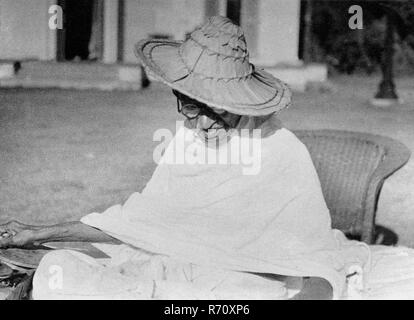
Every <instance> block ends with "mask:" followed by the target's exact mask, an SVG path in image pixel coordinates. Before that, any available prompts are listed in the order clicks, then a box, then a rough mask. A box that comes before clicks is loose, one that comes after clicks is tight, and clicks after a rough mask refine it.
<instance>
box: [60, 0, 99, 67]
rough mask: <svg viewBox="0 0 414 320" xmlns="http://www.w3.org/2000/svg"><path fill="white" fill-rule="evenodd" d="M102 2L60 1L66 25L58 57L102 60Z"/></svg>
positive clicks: (90, 0) (93, 0)
mask: <svg viewBox="0 0 414 320" xmlns="http://www.w3.org/2000/svg"><path fill="white" fill-rule="evenodd" d="M102 2H103V1H101V0H82V1H79V0H60V1H58V4H59V5H60V6H61V7H62V9H63V17H64V28H63V30H60V31H59V32H58V45H57V48H58V52H57V57H58V60H60V61H71V60H83V61H84V60H99V59H100V58H101V57H102V51H103V50H102V43H103V6H102Z"/></svg>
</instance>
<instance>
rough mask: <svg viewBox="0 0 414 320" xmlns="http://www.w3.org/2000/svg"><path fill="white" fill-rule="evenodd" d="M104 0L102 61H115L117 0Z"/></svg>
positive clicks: (116, 50) (116, 53)
mask: <svg viewBox="0 0 414 320" xmlns="http://www.w3.org/2000/svg"><path fill="white" fill-rule="evenodd" d="M103 1H105V2H104V48H103V58H102V61H103V62H104V63H116V62H117V59H118V0H103Z"/></svg>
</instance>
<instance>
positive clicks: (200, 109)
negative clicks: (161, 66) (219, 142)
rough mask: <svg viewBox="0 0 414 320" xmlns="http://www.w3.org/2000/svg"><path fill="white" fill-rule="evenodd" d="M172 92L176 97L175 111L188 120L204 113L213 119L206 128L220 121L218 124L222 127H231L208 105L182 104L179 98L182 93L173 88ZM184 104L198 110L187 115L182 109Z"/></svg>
mask: <svg viewBox="0 0 414 320" xmlns="http://www.w3.org/2000/svg"><path fill="white" fill-rule="evenodd" d="M173 93H174V95H175V96H176V97H177V112H178V113H180V114H182V115H183V116H184V117H186V118H187V119H188V120H195V119H197V118H198V117H200V116H202V115H205V116H207V117H209V118H210V119H212V120H213V121H214V122H213V123H212V124H211V126H210V127H209V128H208V129H207V130H209V129H211V128H212V127H213V126H214V125H215V124H217V123H220V125H222V127H223V128H224V129H226V130H228V129H229V128H231V126H230V125H229V124H228V123H227V122H226V121H225V120H224V119H223V118H222V117H220V115H218V114H217V113H216V112H214V110H213V109H212V108H210V107H209V106H207V105H205V104H202V103H198V104H196V103H187V104H183V103H182V99H180V98H181V96H182V94H181V93H180V92H178V91H175V90H173ZM197 102H198V101H197ZM186 106H194V107H196V108H197V109H198V111H197V112H196V114H195V115H194V116H189V115H188V114H186V113H185V112H184V111H183V110H184V109H185V107H186Z"/></svg>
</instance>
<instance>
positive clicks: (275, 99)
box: [135, 39, 292, 116]
mask: <svg viewBox="0 0 414 320" xmlns="http://www.w3.org/2000/svg"><path fill="white" fill-rule="evenodd" d="M181 44H182V42H181V41H173V40H160V39H151V40H142V41H140V42H138V43H137V45H136V46H135V53H136V55H137V57H138V58H139V59H140V61H141V63H142V64H143V66H144V68H145V69H146V71H147V72H148V73H149V75H150V76H152V77H153V78H155V79H156V80H159V81H161V82H163V83H165V84H166V85H168V86H169V87H171V88H172V89H175V90H177V91H179V92H181V93H183V94H185V95H187V96H189V97H191V98H193V99H195V100H197V101H200V102H202V103H205V104H207V105H209V106H211V107H215V108H219V109H224V110H226V111H228V112H231V113H235V114H239V115H250V116H264V115H268V114H271V113H274V112H278V111H281V110H282V109H284V108H286V107H288V106H289V105H290V103H291V96H292V94H291V91H290V89H289V87H288V86H287V85H286V84H285V83H283V82H282V81H281V80H279V79H277V78H275V77H274V76H273V75H271V74H269V73H267V72H266V71H264V70H261V69H255V70H254V72H253V73H252V74H250V75H249V76H247V77H243V78H237V79H236V78H234V79H221V78H212V77H205V76H203V75H200V74H196V73H193V72H191V71H190V70H188V68H187V66H186V65H185V63H184V62H183V60H182V58H181V56H180V52H179V48H180V46H181ZM213 67H214V66H212V68H213Z"/></svg>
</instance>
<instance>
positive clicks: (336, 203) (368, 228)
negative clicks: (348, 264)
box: [295, 130, 410, 244]
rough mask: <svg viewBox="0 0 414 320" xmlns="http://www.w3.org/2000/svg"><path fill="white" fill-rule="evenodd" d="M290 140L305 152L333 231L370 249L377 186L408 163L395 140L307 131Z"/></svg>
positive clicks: (407, 157) (372, 236) (403, 147)
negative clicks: (315, 176) (307, 150)
mask: <svg viewBox="0 0 414 320" xmlns="http://www.w3.org/2000/svg"><path fill="white" fill-rule="evenodd" d="M295 134H296V135H297V136H298V138H299V139H300V140H301V141H302V142H303V143H304V144H305V145H306V146H307V148H308V149H309V152H310V154H311V157H312V160H313V162H314V164H315V167H316V170H317V172H318V175H319V179H320V181H321V185H322V190H323V193H324V196H325V200H326V203H327V205H328V208H329V210H330V212H331V216H332V226H333V227H334V228H336V229H340V230H342V231H344V232H345V233H346V234H350V235H352V236H360V239H361V240H362V241H364V242H366V243H369V244H372V243H373V242H374V234H375V215H376V211H377V204H378V198H379V195H380V192H381V188H382V185H383V183H384V181H385V179H386V178H387V177H388V176H390V175H391V174H392V173H394V172H395V171H397V170H398V169H399V168H401V167H402V166H403V165H404V164H406V163H407V161H408V159H409V157H410V151H409V150H408V148H407V147H406V146H405V145H403V144H402V143H400V142H398V141H396V140H394V139H391V138H388V137H383V136H378V135H372V134H368V133H362V132H349V131H339V130H314V131H312V130H309V131H295Z"/></svg>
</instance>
